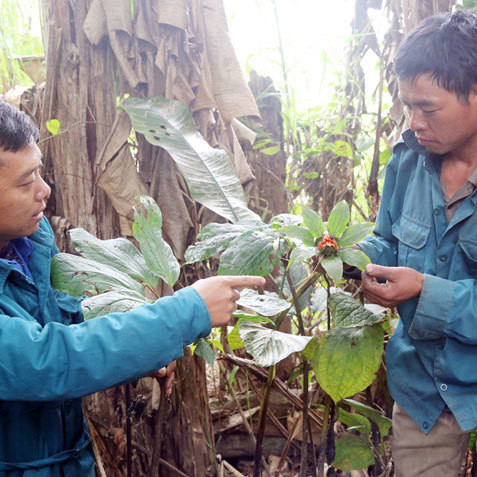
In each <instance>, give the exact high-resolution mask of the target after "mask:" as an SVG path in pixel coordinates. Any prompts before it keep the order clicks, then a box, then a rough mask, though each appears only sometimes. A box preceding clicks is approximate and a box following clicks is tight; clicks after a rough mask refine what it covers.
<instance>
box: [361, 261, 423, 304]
mask: <svg viewBox="0 0 477 477" xmlns="http://www.w3.org/2000/svg"><path fill="white" fill-rule="evenodd" d="M378 278H380V279H382V280H386V282H385V283H378V281H377V279H378ZM423 283H424V275H423V274H422V273H419V272H418V271H416V270H414V269H412V268H408V267H382V266H381V265H375V264H370V265H366V271H365V272H363V274H362V283H361V286H362V290H363V293H364V296H365V297H366V298H367V299H368V300H369V301H371V302H372V303H377V304H378V305H381V306H385V307H388V308H393V307H395V306H397V305H399V304H401V303H403V302H405V301H407V300H409V299H411V298H414V297H416V296H419V295H420V294H421V291H422V285H423Z"/></svg>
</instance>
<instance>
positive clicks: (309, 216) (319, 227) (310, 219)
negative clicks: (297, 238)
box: [302, 205, 325, 238]
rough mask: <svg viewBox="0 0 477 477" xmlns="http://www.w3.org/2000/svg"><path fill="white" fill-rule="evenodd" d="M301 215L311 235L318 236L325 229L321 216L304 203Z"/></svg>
mask: <svg viewBox="0 0 477 477" xmlns="http://www.w3.org/2000/svg"><path fill="white" fill-rule="evenodd" d="M302 215H303V221H304V222H305V225H306V226H307V227H308V230H309V231H310V232H311V234H312V235H313V237H315V238H320V237H321V236H322V235H323V233H324V231H325V225H324V224H323V221H322V220H321V217H320V216H319V215H318V214H317V213H316V212H315V211H314V210H312V209H310V208H309V207H306V206H305V205H304V206H302Z"/></svg>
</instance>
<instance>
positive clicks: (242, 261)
mask: <svg viewBox="0 0 477 477" xmlns="http://www.w3.org/2000/svg"><path fill="white" fill-rule="evenodd" d="M279 247H280V240H279V239H278V238H277V236H276V235H275V234H274V233H270V232H268V233H267V232H261V231H254V232H250V233H246V234H243V235H241V236H239V237H237V238H236V239H234V240H233V241H232V242H231V243H230V245H229V247H228V248H227V250H225V252H224V253H223V254H222V256H221V257H220V266H219V275H260V276H262V277H264V276H267V275H268V274H269V273H270V272H271V271H272V270H273V268H274V267H275V264H276V263H277V261H278V260H279V256H280V251H279V250H278V249H279Z"/></svg>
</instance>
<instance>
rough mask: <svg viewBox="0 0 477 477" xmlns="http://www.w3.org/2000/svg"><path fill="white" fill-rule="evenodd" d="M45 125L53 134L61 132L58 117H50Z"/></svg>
mask: <svg viewBox="0 0 477 477" xmlns="http://www.w3.org/2000/svg"><path fill="white" fill-rule="evenodd" d="M45 126H46V129H48V131H49V132H50V133H51V134H53V136H56V135H57V134H58V133H59V132H60V127H61V124H60V121H58V119H49V120H48V121H47V122H46V123H45Z"/></svg>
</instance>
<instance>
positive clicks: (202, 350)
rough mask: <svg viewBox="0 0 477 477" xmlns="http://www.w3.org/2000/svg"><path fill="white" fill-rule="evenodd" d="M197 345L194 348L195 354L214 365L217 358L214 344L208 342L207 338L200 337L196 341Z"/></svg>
mask: <svg viewBox="0 0 477 477" xmlns="http://www.w3.org/2000/svg"><path fill="white" fill-rule="evenodd" d="M195 344H196V347H195V350H194V354H195V355H197V356H200V357H201V358H202V359H204V360H205V361H206V362H207V363H209V364H210V366H213V365H214V363H215V360H216V356H215V353H214V350H213V349H212V346H210V344H209V343H208V341H207V340H206V339H205V338H199V339H198V340H197V341H196V342H195Z"/></svg>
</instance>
